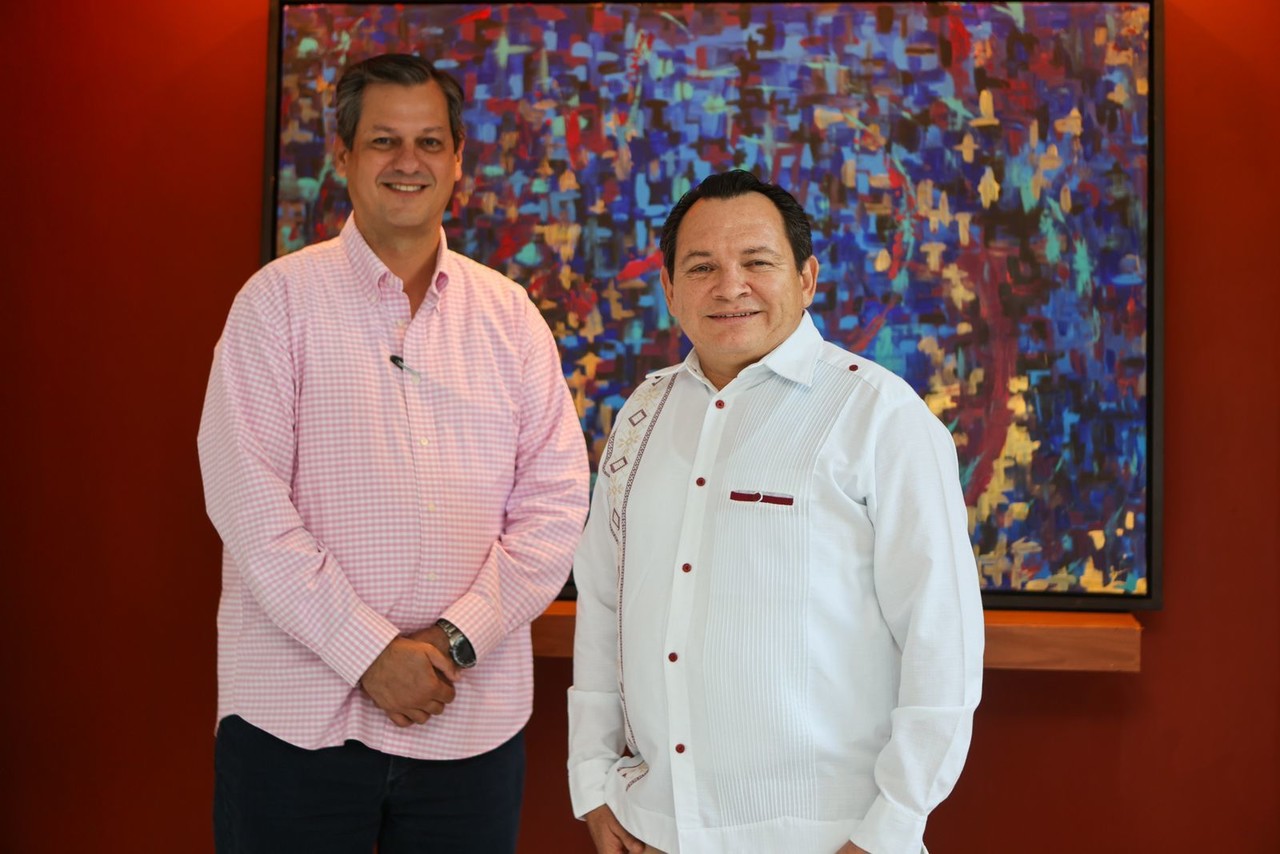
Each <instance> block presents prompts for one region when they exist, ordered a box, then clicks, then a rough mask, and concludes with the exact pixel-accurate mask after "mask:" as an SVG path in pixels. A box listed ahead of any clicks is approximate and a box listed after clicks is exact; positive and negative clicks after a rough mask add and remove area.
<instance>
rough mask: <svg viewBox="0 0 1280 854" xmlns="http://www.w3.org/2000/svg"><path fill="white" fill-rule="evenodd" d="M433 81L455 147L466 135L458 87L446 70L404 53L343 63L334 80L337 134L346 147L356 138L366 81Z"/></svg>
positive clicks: (404, 82)
mask: <svg viewBox="0 0 1280 854" xmlns="http://www.w3.org/2000/svg"><path fill="white" fill-rule="evenodd" d="M433 80H434V81H435V82H436V83H438V84H439V85H440V88H441V89H443V90H444V99H445V101H446V102H447V103H448V105H449V133H450V134H451V135H452V136H453V147H454V148H455V149H456V148H457V147H458V146H460V145H462V141H463V140H464V139H466V138H467V131H466V128H464V127H463V125H462V103H463V95H462V87H461V86H460V85H458V81H457V80H454V79H453V77H452V76H450V75H449V74H448V73H447V72H444V71H441V70H440V69H438V68H436V67H435V66H434V65H432V64H431V63H430V62H428V61H427V60H425V59H423V58H422V57H420V56H414V55H413V54H408V53H384V54H382V55H380V56H371V57H369V58H368V59H366V60H363V61H361V62H357V63H356V64H355V65H351V66H348V67H347V70H346V71H344V72H342V77H341V78H340V79H339V80H338V86H337V93H336V94H335V95H334V107H335V109H336V110H337V113H338V138H339V139H341V140H342V144H343V145H345V146H346V147H347V148H351V147H353V146H354V145H355V142H356V126H357V125H358V124H360V109H361V107H362V106H363V105H364V88H365V87H366V86H368V85H369V84H370V83H395V84H396V85H399V86H418V85H421V84H423V83H430V82H431V81H433Z"/></svg>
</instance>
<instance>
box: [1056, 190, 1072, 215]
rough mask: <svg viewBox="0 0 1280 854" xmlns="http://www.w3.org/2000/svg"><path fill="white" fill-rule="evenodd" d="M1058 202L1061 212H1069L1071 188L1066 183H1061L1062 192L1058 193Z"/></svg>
mask: <svg viewBox="0 0 1280 854" xmlns="http://www.w3.org/2000/svg"><path fill="white" fill-rule="evenodd" d="M1058 204H1059V205H1060V206H1061V207H1062V212H1063V213H1071V188H1070V187H1068V186H1067V185H1066V184H1063V185H1062V192H1060V193H1058Z"/></svg>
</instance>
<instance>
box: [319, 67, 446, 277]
mask: <svg viewBox="0 0 1280 854" xmlns="http://www.w3.org/2000/svg"><path fill="white" fill-rule="evenodd" d="M334 160H335V165H336V167H337V171H338V174H339V175H341V176H343V177H344V178H346V179H347V192H348V194H349V195H350V196H351V205H352V207H353V208H355V217H356V225H357V226H359V228H360V233H361V234H362V235H364V238H365V240H366V241H367V242H368V243H369V245H370V246H371V247H372V248H373V249H374V251H375V252H376V251H377V250H378V248H379V247H380V246H389V245H393V244H395V243H396V242H398V241H402V240H404V239H413V240H418V239H427V240H435V239H436V236H437V235H438V233H439V231H440V223H441V221H442V220H443V219H444V209H445V206H446V205H448V204H449V197H450V196H451V195H452V194H453V186H454V184H456V183H457V182H458V180H459V179H460V178H461V177H462V146H461V145H458V146H455V145H454V143H453V137H452V135H451V134H450V131H449V108H448V104H447V102H446V100H445V95H444V90H442V89H441V88H440V84H438V83H436V82H435V81H431V82H429V83H421V84H417V85H413V86H401V85H399V84H396V83H372V84H370V85H368V86H367V87H365V90H364V92H363V101H362V102H361V108H360V121H359V123H358V124H357V125H356V131H355V137H354V139H353V140H352V144H351V147H350V148H348V147H347V146H346V145H345V144H344V143H343V142H342V141H341V140H339V141H338V143H337V151H336V156H335V158H334Z"/></svg>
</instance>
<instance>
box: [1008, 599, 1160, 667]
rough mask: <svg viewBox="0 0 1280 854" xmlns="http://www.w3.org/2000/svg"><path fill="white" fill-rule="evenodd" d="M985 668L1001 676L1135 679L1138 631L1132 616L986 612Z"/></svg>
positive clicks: (1138, 662) (1139, 651) (1139, 654)
mask: <svg viewBox="0 0 1280 854" xmlns="http://www.w3.org/2000/svg"><path fill="white" fill-rule="evenodd" d="M986 618H987V654H986V660H985V662H984V663H985V664H986V666H987V667H989V668H995V669H999V670H1102V671H1118V672H1124V673H1137V672H1138V671H1139V670H1141V669H1142V668H1141V664H1142V644H1141V640H1142V626H1141V625H1140V624H1139V623H1138V621H1137V619H1136V618H1135V617H1134V616H1133V614H1124V613H1108V614H1096V613H1086V612H1079V611H987V612H986Z"/></svg>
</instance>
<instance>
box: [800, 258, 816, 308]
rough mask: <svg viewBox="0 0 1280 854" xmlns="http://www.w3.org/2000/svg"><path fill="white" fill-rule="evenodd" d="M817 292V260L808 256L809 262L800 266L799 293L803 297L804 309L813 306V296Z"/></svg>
mask: <svg viewBox="0 0 1280 854" xmlns="http://www.w3.org/2000/svg"><path fill="white" fill-rule="evenodd" d="M817 290H818V259H817V258H815V257H814V256H812V255H810V256H809V260H807V261H805V262H804V263H803V264H801V265H800V293H801V294H803V295H804V307H805V308H808V307H809V306H810V305H812V304H813V296H814V294H815V293H817Z"/></svg>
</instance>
